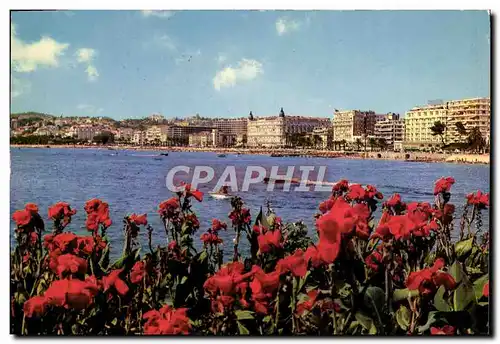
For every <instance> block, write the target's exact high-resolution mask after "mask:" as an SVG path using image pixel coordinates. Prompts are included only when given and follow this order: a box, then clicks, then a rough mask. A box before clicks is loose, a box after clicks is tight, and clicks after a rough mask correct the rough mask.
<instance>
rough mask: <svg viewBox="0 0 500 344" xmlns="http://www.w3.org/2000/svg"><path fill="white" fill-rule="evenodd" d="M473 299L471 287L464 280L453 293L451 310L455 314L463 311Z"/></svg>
mask: <svg viewBox="0 0 500 344" xmlns="http://www.w3.org/2000/svg"><path fill="white" fill-rule="evenodd" d="M474 299H475V296H474V289H473V288H472V285H471V284H470V283H469V282H468V281H466V280H465V279H464V281H463V282H462V283H460V285H459V286H458V287H457V289H456V290H455V292H454V293H453V308H454V310H455V312H459V311H463V310H464V309H465V308H466V307H467V306H468V305H469V303H471V301H472V300H474Z"/></svg>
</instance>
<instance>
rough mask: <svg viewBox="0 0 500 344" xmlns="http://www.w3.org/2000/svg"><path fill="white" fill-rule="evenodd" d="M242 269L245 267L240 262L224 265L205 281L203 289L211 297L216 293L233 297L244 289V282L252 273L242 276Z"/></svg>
mask: <svg viewBox="0 0 500 344" xmlns="http://www.w3.org/2000/svg"><path fill="white" fill-rule="evenodd" d="M244 269H245V266H244V265H243V264H242V263H241V262H233V263H229V264H226V265H224V266H223V267H222V268H221V269H220V270H219V271H217V273H216V274H215V275H213V276H211V277H209V278H208V279H207V280H206V281H205V284H203V288H204V289H205V290H206V291H207V292H208V293H209V294H212V295H215V294H216V293H217V292H218V291H220V292H221V293H222V294H224V295H234V294H235V293H237V292H240V291H242V290H244V289H245V288H246V287H245V285H246V283H244V280H245V279H247V278H248V277H250V276H251V275H252V274H253V273H254V272H250V273H246V274H243V270H244Z"/></svg>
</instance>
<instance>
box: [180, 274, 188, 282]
mask: <svg viewBox="0 0 500 344" xmlns="http://www.w3.org/2000/svg"><path fill="white" fill-rule="evenodd" d="M187 279H188V277H187V276H184V277H182V279H181V284H184V283H186V281H187Z"/></svg>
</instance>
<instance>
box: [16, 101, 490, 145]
mask: <svg viewBox="0 0 500 344" xmlns="http://www.w3.org/2000/svg"><path fill="white" fill-rule="evenodd" d="M146 120H147V125H143V126H142V128H141V129H142V130H141V129H139V128H137V127H126V126H123V125H120V126H118V127H116V126H113V125H111V124H107V123H105V122H102V121H97V122H96V121H95V120H94V119H92V120H90V119H86V120H85V122H84V123H77V124H75V123H74V122H71V121H69V122H68V119H66V118H60V119H56V120H55V121H54V123H51V125H43V126H42V125H39V124H38V125H37V126H36V127H34V128H33V130H34V131H33V132H32V134H35V135H54V136H62V137H74V138H77V139H79V140H86V141H92V140H93V139H94V137H95V136H96V135H99V134H102V133H104V132H109V133H111V134H113V136H114V139H115V141H118V142H125V143H134V144H137V145H144V144H158V145H160V144H163V145H189V146H193V147H221V146H222V147H231V146H235V147H241V146H246V147H251V148H259V147H261V148H281V147H297V146H299V147H300V146H314V147H316V148H323V149H326V148H334V147H338V145H336V144H337V143H341V146H342V147H344V148H348V147H351V148H355V147H356V146H357V147H358V149H359V147H360V145H362V146H364V147H366V146H367V141H371V142H374V140H372V139H376V140H377V141H378V142H381V141H383V142H385V145H386V147H387V148H388V149H394V150H401V149H429V148H437V147H439V146H440V145H441V142H442V140H444V141H445V142H447V143H454V142H461V141H463V139H464V137H463V131H462V132H460V131H459V130H458V129H457V125H456V124H457V123H458V122H461V123H462V124H463V127H464V128H465V130H466V131H470V130H471V129H472V128H478V129H479V130H480V132H481V134H482V136H483V138H484V139H485V140H486V142H487V144H489V141H490V98H473V99H462V100H453V101H448V102H439V103H433V104H428V105H425V106H418V107H415V108H412V109H411V110H409V111H407V112H406V114H405V116H404V118H402V117H400V115H399V114H395V113H388V114H377V113H375V112H374V111H371V110H368V111H362V110H345V111H339V110H335V111H334V113H333V117H332V118H325V117H308V116H296V115H288V114H285V112H284V110H283V108H281V110H280V111H279V113H278V115H276V116H254V114H253V113H252V112H251V111H250V113H249V115H248V116H247V117H240V118H217V119H209V118H205V119H203V118H201V117H199V116H198V115H197V116H196V117H194V118H190V119H185V120H180V119H175V120H173V121H167V120H166V119H165V118H164V117H163V116H162V115H160V114H153V115H151V116H149V117H148V118H147V119H146ZM127 121H128V120H124V123H123V124H125V125H126V124H127ZM436 122H441V123H443V124H444V127H445V130H444V132H443V135H440V136H438V135H433V132H432V130H431V129H430V128H431V127H432V126H433V125H434V123H436ZM11 129H13V130H14V131H15V130H17V128H16V123H15V121H14V122H12V121H11ZM381 139H383V140H381Z"/></svg>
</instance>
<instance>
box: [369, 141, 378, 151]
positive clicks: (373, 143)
mask: <svg viewBox="0 0 500 344" xmlns="http://www.w3.org/2000/svg"><path fill="white" fill-rule="evenodd" d="M368 142H369V144H370V151H372V152H373V147H375V146H376V145H377V140H376V139H375V138H373V137H370V140H369V141H368Z"/></svg>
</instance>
